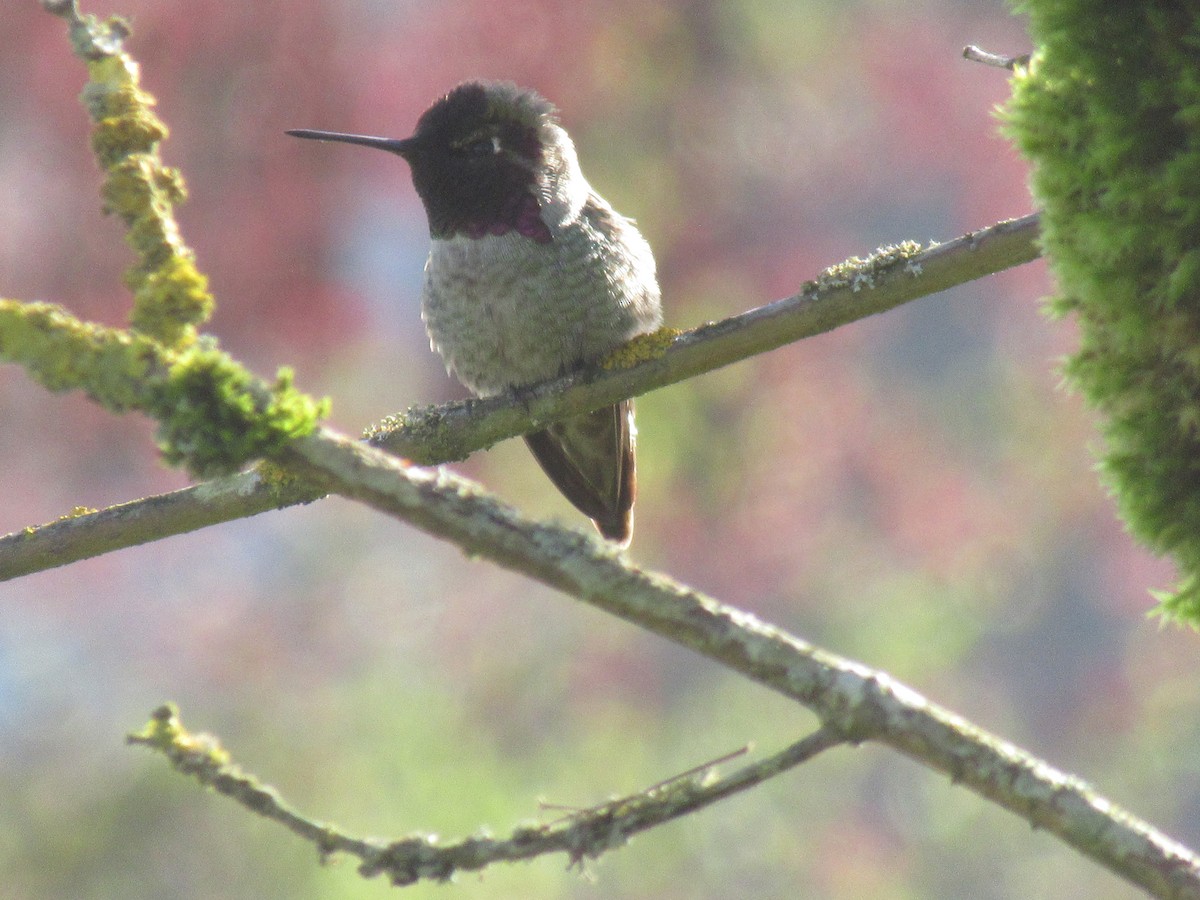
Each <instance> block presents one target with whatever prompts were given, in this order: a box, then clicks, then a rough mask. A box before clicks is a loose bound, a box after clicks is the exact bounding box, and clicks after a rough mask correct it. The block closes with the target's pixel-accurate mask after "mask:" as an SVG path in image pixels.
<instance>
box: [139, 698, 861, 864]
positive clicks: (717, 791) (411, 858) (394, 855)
mask: <svg viewBox="0 0 1200 900" xmlns="http://www.w3.org/2000/svg"><path fill="white" fill-rule="evenodd" d="M128 741H129V743H131V744H140V745H143V746H147V747H150V748H152V749H154V750H157V751H159V752H160V753H162V754H164V755H165V756H166V757H167V759H168V760H170V762H171V765H172V766H174V767H175V769H177V770H178V771H179V772H182V773H183V774H185V775H191V776H193V777H194V778H195V779H196V780H197V781H199V782H200V783H201V784H203V785H204V786H205V787H209V788H212V789H213V790H215V791H217V792H218V793H220V794H224V795H225V796H227V797H230V798H232V799H233V800H236V801H237V802H238V803H241V804H242V805H243V806H245V807H246V808H247V809H249V810H250V811H251V812H253V813H255V814H256V815H260V816H263V817H264V818H267V819H271V820H273V821H276V822H279V823H280V824H282V825H284V826H285V827H286V828H288V829H289V830H290V831H292V832H293V833H295V834H297V835H299V836H300V837H302V838H304V839H305V840H307V841H310V842H312V843H313V844H314V845H315V846H316V848H317V852H318V853H319V854H320V856H321V858H322V860H324V859H325V858H327V857H328V856H330V855H331V854H334V853H346V854H349V855H351V856H355V857H357V858H358V859H359V860H361V864H360V865H359V872H360V873H361V874H362V875H363V876H364V877H367V878H373V877H376V876H378V875H386V876H387V877H388V879H389V880H390V881H391V882H392V884H395V885H408V884H414V883H416V882H418V881H422V880H433V881H447V880H449V879H450V878H452V877H454V876H455V875H456V874H458V873H460V872H471V871H476V870H479V869H483V868H485V867H486V866H489V865H492V864H493V863H498V862H514V861H517V860H524V859H532V858H534V857H535V856H543V855H545V854H548V853H566V854H567V855H568V857H569V858H570V861H571V863H572V864H579V863H582V861H583V860H585V859H595V858H597V857H599V856H600V855H601V854H603V853H604V852H606V851H608V850H612V849H615V848H617V847H621V846H623V845H624V844H626V843H628V841H629V838H630V837H632V836H633V835H635V834H637V833H639V832H642V831H646V830H648V829H650V828H654V827H656V826H658V825H661V824H663V823H665V822H670V821H672V820H674V819H677V818H679V817H680V816H683V815H687V814H688V813H691V812H695V811H696V810H698V809H703V808H704V807H705V806H709V805H711V804H713V803H715V802H717V801H718V800H721V799H724V798H725V797H728V796H730V795H732V794H735V793H737V792H739V791H743V790H746V789H747V788H750V787H753V786H754V785H756V784H761V783H762V782H763V781H765V780H767V779H768V778H773V777H774V776H776V775H779V774H781V773H783V772H786V771H787V770H789V769H791V768H794V767H795V766H797V765H799V764H801V763H803V762H806V761H808V760H809V759H812V757H814V756H816V755H817V754H818V753H820V752H822V751H823V750H827V749H829V748H830V747H833V746H836V745H837V744H839V743H842V742H843V739H842V738H841V737H839V736H838V735H837V734H835V733H834V732H832V731H830V730H828V729H819V730H818V731H816V732H814V733H813V734H812V735H810V736H808V737H806V738H804V739H803V740H801V741H798V742H797V743H795V744H792V745H791V746H790V747H787V748H786V749H784V750H783V751H782V752H780V753H777V754H775V755H774V756H771V757H769V758H767V759H764V760H761V761H759V762H757V763H753V764H751V765H748V766H745V767H743V768H742V769H740V770H738V771H737V772H734V773H733V774H731V775H728V776H726V777H723V778H716V777H715V772H714V770H715V767H716V763H713V764H708V765H705V766H701V767H699V768H698V769H696V770H693V771H692V772H689V773H686V774H685V775H682V776H679V777H676V778H672V779H669V780H668V781H666V782H663V783H662V784H657V785H654V786H653V787H650V788H647V789H646V790H644V791H641V792H639V793H637V794H633V795H630V796H628V797H622V798H620V799H618V800H612V801H609V802H607V803H603V804H601V805H599V806H596V807H593V808H590V809H585V810H580V811H578V812H576V813H573V814H571V815H569V816H565V817H563V818H561V819H559V820H558V821H556V822H553V823H550V824H547V825H533V826H530V825H525V826H521V827H519V828H517V829H516V830H515V831H513V833H512V834H510V835H509V836H508V837H506V838H492V837H470V838H465V839H463V840H460V841H455V842H452V843H442V842H440V841H439V840H438V838H436V837H435V836H432V835H419V836H409V837H406V838H403V839H400V840H396V841H391V842H384V841H379V840H372V839H367V838H360V837H355V836H353V835H350V834H348V833H346V832H344V831H343V830H342V829H340V828H339V827H337V826H336V825H331V824H327V823H323V822H316V821H313V820H311V819H308V818H305V817H304V816H302V815H301V814H299V813H298V812H296V811H295V810H293V809H292V808H291V807H290V806H289V805H288V804H287V803H285V802H284V801H283V800H282V799H281V798H280V796H279V794H278V792H277V791H275V790H274V789H273V788H270V787H267V786H264V785H263V784H262V783H261V782H260V781H259V780H258V779H257V778H256V777H255V776H253V775H250V774H249V773H247V772H245V771H244V770H243V769H242V768H241V767H240V766H238V765H236V764H235V763H234V762H233V760H232V759H231V758H230V756H229V754H228V752H227V751H225V750H224V748H222V747H221V745H220V743H219V742H218V741H217V740H216V738H214V737H212V736H210V735H207V734H192V733H190V732H188V731H187V730H186V729H185V728H184V727H183V724H182V723H181V722H180V720H179V711H178V710H177V709H176V708H175V707H174V706H171V705H167V706H163V707H160V708H159V709H157V710H155V712H154V714H153V715H152V717H151V719H150V722H149V723H148V724H147V725H146V727H145V728H143V729H142V730H141V731H139V732H136V733H134V734H131V735H129V737H128Z"/></svg>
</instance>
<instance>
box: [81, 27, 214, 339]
mask: <svg viewBox="0 0 1200 900" xmlns="http://www.w3.org/2000/svg"><path fill="white" fill-rule="evenodd" d="M122 27H123V26H122ZM124 33H125V32H124V31H123V30H122V31H121V32H119V33H117V34H115V35H113V34H112V33H111V32H110V36H114V37H116V38H117V39H118V40H119V38H120V37H121V36H123V34H124ZM118 46H119V45H118ZM88 74H89V75H90V77H91V81H90V82H89V83H88V85H87V87H86V88H85V89H84V91H83V102H84V104H85V105H86V106H87V108H88V111H89V112H90V113H91V115H92V118H93V120H94V121H95V123H96V127H95V130H94V131H93V133H92V149H93V150H94V152H95V154H96V158H97V160H98V161H99V163H100V165H101V166H102V167H103V168H104V170H105V176H106V177H105V182H104V187H103V188H102V191H101V195H102V196H103V198H104V209H105V211H106V212H111V213H115V214H116V215H119V216H120V217H121V218H122V219H123V220H124V221H125V223H126V225H127V226H128V228H129V231H128V234H127V236H126V240H127V241H128V243H129V245H130V246H131V247H132V248H133V249H134V252H136V253H137V256H138V261H137V262H136V263H135V264H134V265H133V266H132V267H131V268H130V269H129V271H128V272H127V273H126V276H125V281H126V283H127V284H128V285H129V287H130V289H131V290H133V292H134V308H133V312H132V314H131V316H130V325H131V326H132V328H133V329H134V330H136V331H138V332H139V333H141V334H144V335H147V336H148V337H151V338H154V339H155V340H157V341H159V342H160V343H162V344H163V345H165V346H167V347H172V348H176V349H184V348H186V347H187V346H189V345H190V344H191V343H192V342H193V341H194V340H195V338H196V326H197V325H200V324H201V323H203V322H204V321H206V320H207V319H208V317H209V316H211V315H212V310H213V306H214V303H213V298H212V296H211V295H210V294H209V293H208V284H207V280H206V279H205V278H204V276H203V275H201V274H200V273H199V272H198V271H197V270H196V267H195V263H194V262H193V259H192V252H191V251H190V250H189V249H188V247H187V246H186V245H185V244H184V243H183V240H182V238H181V237H180V233H179V227H178V225H177V224H176V222H175V217H174V211H173V207H174V204H176V203H178V202H180V201H182V200H183V199H184V198H185V197H186V196H187V190H186V188H185V186H184V183H183V178H182V177H181V176H180V174H179V171H178V170H176V169H173V168H170V167H167V166H164V165H163V163H162V160H161V159H160V158H159V155H158V144H159V142H160V141H162V140H163V139H164V138H166V136H167V133H168V132H167V127H166V125H164V124H163V122H162V120H161V119H159V118H158V116H156V115H155V114H154V113H153V111H152V110H151V107H152V106H153V105H154V97H153V96H151V95H150V94H149V93H147V92H146V91H144V90H142V89H141V88H140V87H139V86H138V66H137V63H135V62H134V61H133V60H132V59H131V58H130V57H129V56H128V54H126V53H124V52H122V51H120V50H119V49H117V50H114V51H113V52H111V53H110V54H109V55H105V56H102V57H100V58H93V59H90V60H89V62H88Z"/></svg>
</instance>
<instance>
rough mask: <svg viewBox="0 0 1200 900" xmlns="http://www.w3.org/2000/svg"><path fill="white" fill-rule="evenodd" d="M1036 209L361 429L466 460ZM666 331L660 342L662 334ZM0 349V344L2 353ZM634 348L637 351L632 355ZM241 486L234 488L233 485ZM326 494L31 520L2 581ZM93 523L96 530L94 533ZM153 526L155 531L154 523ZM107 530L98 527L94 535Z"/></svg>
mask: <svg viewBox="0 0 1200 900" xmlns="http://www.w3.org/2000/svg"><path fill="white" fill-rule="evenodd" d="M1037 227H1038V223H1037V217H1036V216H1025V217H1024V218H1021V219H1015V220H1012V221H1009V222H1001V223H999V224H997V225H993V226H991V227H989V228H984V229H982V230H980V231H976V232H972V233H971V234H967V235H963V236H962V237H959V238H957V239H956V240H953V241H950V242H948V243H945V244H937V245H934V246H932V247H928V248H926V249H923V250H920V251H916V252H914V253H910V255H909V256H908V257H907V258H906V259H905V260H904V261H903V262H902V263H900V264H896V263H894V262H893V263H892V265H890V266H880V265H878V264H872V263H870V262H869V261H868V262H867V263H865V264H864V263H863V262H862V261H855V260H849V261H847V262H846V263H843V264H841V265H839V266H834V267H831V268H830V269H829V270H827V274H826V275H824V276H822V277H821V278H819V279H818V280H817V281H815V282H813V283H811V284H810V285H808V286H806V287H805V288H804V289H803V290H802V291H801V292H799V293H797V294H796V295H795V296H792V297H788V298H786V299H784V300H779V301H776V302H775V303H771V304H768V305H766V306H762V307H758V308H757V309H752V310H749V311H747V312H744V313H741V314H739V315H736V316H732V317H730V318H728V319H724V320H722V321H720V322H714V323H709V324H707V325H703V326H701V327H699V328H696V329H693V330H690V331H684V332H678V333H674V334H671V333H659V334H658V335H652V336H650V337H651V340H650V341H648V342H646V345H643V348H642V349H643V351H646V350H647V349H648V350H649V351H650V352H643V353H641V354H628V355H627V356H626V357H625V358H623V359H622V360H621V361H622V362H624V363H626V364H627V367H616V366H614V367H611V368H607V369H606V368H603V367H598V368H596V369H593V370H589V371H587V372H581V373H576V374H573V375H568V376H564V377H562V378H558V379H555V380H553V381H549V382H545V383H543V384H540V385H535V386H533V387H532V388H530V389H528V390H527V391H524V392H523V393H522V395H521V397H520V398H515V399H514V398H513V397H511V396H500V397H490V398H487V399H483V400H479V399H475V400H465V401H460V402H456V403H447V404H443V405H441V406H433V407H423V408H419V409H410V410H409V411H408V412H406V413H403V414H400V415H397V416H393V417H390V418H389V419H387V420H384V421H383V422H381V423H379V424H378V425H375V426H372V427H371V428H370V429H368V432H367V433H368V437H369V439H370V440H371V441H372V442H373V443H376V444H378V445H380V446H383V447H386V448H387V449H388V450H390V451H391V452H393V453H397V454H399V455H401V456H404V457H407V458H408V459H411V460H414V461H416V462H419V463H423V464H430V463H442V462H449V461H452V460H456V459H462V458H464V457H466V456H468V455H469V454H470V453H471V452H473V451H475V450H479V449H482V448H484V447H488V446H491V445H492V444H494V443H496V442H497V441H500V440H504V439H506V438H510V437H514V436H516V435H519V434H523V433H525V432H528V431H533V430H535V429H537V428H541V427H544V425H545V423H546V422H549V421H554V420H557V419H561V418H566V417H568V416H571V415H573V414H575V413H577V412H583V411H586V410H589V409H598V408H600V407H601V406H605V405H607V404H610V403H613V402H614V401H616V400H620V399H622V398H624V397H627V396H633V395H637V394H643V393H646V392H647V391H649V390H652V389H654V388H656V387H661V386H664V385H667V384H672V383H675V382H678V381H682V380H684V379H686V378H690V377H692V376H694V375H697V374H701V373H703V372H705V371H708V370H709V369H711V368H715V367H717V366H722V365H727V364H729V363H732V362H736V361H738V360H740V359H746V358H748V357H750V356H753V355H755V354H758V353H762V352H766V351H767V350H770V349H772V348H775V347H779V346H781V345H783V344H784V343H787V342H788V341H795V340H799V339H801V338H804V337H808V336H811V335H814V334H820V333H822V332H824V331H828V330H830V329H831V328H834V327H837V326H838V325H842V324H845V323H847V322H852V321H854V320H856V319H858V318H863V317H866V316H868V315H872V314H874V313H877V312H881V311H883V310H885V309H890V308H892V307H894V306H898V305H900V304H901V303H905V302H908V301H910V300H913V299H917V298H919V297H923V296H926V295H927V294H930V293H934V292H936V291H939V290H945V289H946V288H948V287H953V286H955V285H958V284H962V283H964V282H966V281H969V280H971V279H973V278H979V277H982V276H983V275H987V274H990V273H993V272H998V271H1001V270H1003V269H1005V268H1008V267H1010V266H1014V265H1019V264H1021V263H1024V262H1027V261H1028V260H1030V259H1032V258H1034V257H1035V256H1036V255H1037V246H1036V239H1037ZM663 337H666V339H667V340H666V341H665V342H662V338H663ZM2 352H3V351H2V349H0V354H2ZM629 357H633V358H634V359H636V361H634V362H632V364H628V359H629ZM231 484H236V488H235V489H232V490H229V489H227V486H228V485H231ZM321 493H322V492H321V491H319V490H316V489H305V488H303V487H302V486H298V485H290V486H288V487H287V488H286V489H285V490H280V487H279V484H278V480H277V479H274V478H268V479H266V480H263V481H260V480H258V479H257V478H256V477H255V476H240V480H238V481H236V482H226V481H225V480H219V481H216V482H213V483H212V486H211V489H205V487H204V485H199V486H197V487H195V488H187V489H185V490H182V491H175V492H173V493H170V494H163V495H159V496H155V497H148V498H146V499H144V500H134V501H131V502H129V503H125V504H121V505H120V506H116V507H111V508H109V509H106V510H101V511H100V512H98V513H95V514H93V515H91V516H82V517H77V518H73V519H71V520H70V521H56V522H51V523H48V524H46V525H41V526H37V527H30V528H27V529H24V530H22V531H18V532H15V533H13V534H9V535H7V536H5V537H2V538H0V581H3V580H5V579H9V578H16V577H18V576H21V575H27V574H29V573H30V572H36V571H41V570H43V569H48V568H52V567H54V566H59V565H65V564H67V563H71V562H76V561H78V560H80V559H85V558H88V557H91V556H95V555H98V554H100V553H106V552H110V551H112V550H118V549H121V548H122V547H131V546H135V545H137V544H141V543H144V542H146V541H150V540H154V539H155V538H156V537H169V536H171V535H174V534H181V533H183V532H186V531H191V530H194V529H197V528H203V527H205V526H208V525H215V524H219V523H220V522H225V521H229V520H231V519H236V518H242V517H245V516H251V515H255V514H257V513H261V512H265V511H267V510H269V509H276V508H278V507H280V506H286V505H289V504H290V503H301V502H308V501H310V500H314V499H316V498H317V497H318V496H320V494H321ZM93 529H96V530H95V531H93ZM156 529H161V531H158V530H156ZM100 532H102V534H100Z"/></svg>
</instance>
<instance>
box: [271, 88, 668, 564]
mask: <svg viewBox="0 0 1200 900" xmlns="http://www.w3.org/2000/svg"><path fill="white" fill-rule="evenodd" d="M288 134H290V135H294V136H295V137H302V138H314V139H316V140H322V141H342V142H344V143H349V144H359V145H362V146H364V147H376V148H378V149H380V150H386V151H388V152H389V153H395V154H396V155H397V156H400V157H402V158H403V159H405V160H406V161H407V162H408V164H409V166H410V167H411V169H412V179H413V185H414V186H415V187H416V190H417V194H418V196H420V198H421V202H422V203H423V204H424V206H425V213H426V215H427V216H428V219H429V234H430V239H431V240H430V244H431V246H430V250H429V259H428V261H427V262H426V263H425V278H424V284H423V286H422V289H421V317H422V319H423V320H424V321H425V327H426V329H427V331H428V332H429V338H430V342H431V344H432V345H433V348H434V350H436V351H437V352H438V353H439V354H440V355H441V357H442V359H443V360H444V361H445V363H446V368H447V369H448V370H449V371H450V372H452V373H453V374H454V375H455V376H456V377H457V378H458V379H459V381H461V382H462V383H463V384H464V385H466V386H467V387H468V388H469V389H470V390H471V391H473V392H474V393H476V394H478V395H480V396H488V395H490V394H497V393H500V392H503V391H507V390H509V389H511V388H519V387H522V386H526V385H529V384H532V383H534V382H537V381H541V380H544V379H547V378H551V377H554V376H557V375H561V374H563V373H564V372H567V371H569V370H571V369H573V368H576V367H578V366H580V365H583V364H586V363H591V362H595V361H596V360H598V359H601V358H602V357H604V356H605V355H606V354H608V353H609V352H610V351H612V350H614V349H615V348H617V347H619V346H620V345H621V344H623V343H625V342H626V341H628V340H629V339H630V338H632V337H634V336H636V335H639V334H644V333H646V332H650V331H654V330H655V329H656V328H658V326H659V324H660V323H661V320H662V312H661V308H660V302H659V290H658V281H657V278H656V275H655V267H654V256H653V254H652V253H651V252H650V246H649V245H648V244H647V243H646V240H645V239H644V238H643V237H642V235H641V234H640V233H639V232H638V230H637V228H636V227H634V224H633V222H632V221H631V220H629V219H626V218H625V217H623V216H621V215H619V214H618V213H616V212H615V211H614V210H613V208H612V207H611V206H609V205H608V203H607V202H606V201H605V200H604V198H602V197H601V196H600V195H599V194H597V193H596V192H595V191H594V190H592V188H591V186H590V185H589V184H588V183H587V180H586V179H585V178H584V177H583V173H582V172H581V171H580V169H579V161H578V159H577V158H576V155H575V145H574V144H573V143H572V142H571V138H570V137H569V136H568V135H567V133H566V131H564V130H563V128H562V127H561V126H560V125H559V124H558V121H557V120H556V118H555V109H554V107H553V106H552V105H551V104H550V103H549V102H548V101H546V100H545V99H543V98H542V97H541V96H539V95H538V94H537V93H535V92H533V91H528V90H521V89H519V88H517V87H516V86H515V85H513V84H509V83H494V82H478V81H472V82H466V83H464V84H460V85H458V86H457V87H455V88H454V89H452V90H451V91H450V92H449V93H447V94H446V95H445V96H443V97H442V98H441V99H439V100H438V101H437V102H435V103H434V104H433V105H432V106H431V107H429V109H427V110H426V111H425V112H424V113H423V114H422V115H421V117H420V119H418V121H417V128H416V133H415V134H413V136H412V137H408V138H403V139H398V140H397V139H390V138H379V137H366V136H363V135H354V134H341V133H337V132H328V131H311V130H296V131H289V132H288ZM635 435H636V430H635V428H634V421H633V402H632V401H631V400H625V401H623V402H621V403H618V404H617V405H615V406H610V407H607V408H606V409H600V410H597V411H595V412H592V413H588V414H586V415H581V416H577V417H575V418H572V419H568V420H566V421H564V422H559V423H556V424H553V425H550V426H549V427H547V428H546V429H544V430H542V431H538V432H534V433H533V434H530V435H527V436H526V438H525V441H526V443H527V444H528V445H529V449H530V450H532V451H533V455H534V456H535V457H536V458H537V461H538V462H539V463H540V464H541V466H542V468H543V469H544V470H545V472H546V474H547V475H548V476H549V477H550V480H551V481H553V482H554V484H555V485H556V486H557V487H558V489H559V490H560V491H562V492H563V494H565V495H566V497H567V499H568V500H570V501H571V502H572V503H573V504H575V506H576V507H578V508H579V510H580V511H581V512H583V513H584V515H586V516H588V517H589V518H590V519H592V520H593V522H594V523H595V525H596V527H597V528H598V529H599V531H600V533H601V534H602V535H604V537H606V538H608V539H609V540H612V541H615V542H617V543H619V544H621V545H622V546H626V545H628V543H629V540H630V538H631V537H632V534H633V501H634V495H635V493H636V490H637V478H636V471H635V466H634V439H635Z"/></svg>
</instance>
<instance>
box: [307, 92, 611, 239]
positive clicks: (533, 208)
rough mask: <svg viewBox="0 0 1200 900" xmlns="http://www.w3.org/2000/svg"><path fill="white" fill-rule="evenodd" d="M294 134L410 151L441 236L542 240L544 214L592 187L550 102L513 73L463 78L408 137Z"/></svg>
mask: <svg viewBox="0 0 1200 900" xmlns="http://www.w3.org/2000/svg"><path fill="white" fill-rule="evenodd" d="M288 134H292V135H295V136H296V137H305V138H315V139H317V140H328V141H342V142H345V143H351V144H360V145H363V146H367V147H376V148H378V149H381V150H387V151H389V152H391V153H395V154H397V155H399V156H402V157H404V159H406V160H407V161H408V163H409V165H410V166H411V167H412V177H413V185H414V186H415V187H416V189H417V194H418V195H419V196H420V197H421V201H422V202H423V203H424V205H425V212H426V214H427V215H428V217H429V230H430V233H431V234H432V235H433V236H434V237H435V238H448V237H451V236H453V235H455V234H464V235H467V236H468V237H483V236H485V235H488V234H504V233H506V232H508V231H516V232H518V233H520V234H523V235H525V236H526V237H529V238H532V239H533V240H537V241H542V242H546V241H549V240H550V236H551V235H550V229H549V226H548V224H547V222H548V221H552V220H553V219H554V218H555V217H556V216H559V217H561V212H562V211H561V210H559V209H558V207H563V206H567V207H570V206H576V207H577V206H578V205H582V202H583V197H585V196H586V193H587V190H588V188H587V183H586V182H585V181H584V180H583V177H582V175H580V174H579V164H578V162H577V161H576V159H575V149H574V147H573V146H572V144H571V140H570V138H569V137H567V134H566V132H565V131H563V130H562V128H560V127H559V125H558V123H557V121H556V120H555V117H554V107H553V106H552V105H551V104H550V103H549V101H547V100H545V99H543V98H542V97H541V96H539V95H538V94H537V93H535V92H533V91H527V90H521V89H519V88H518V87H516V85H513V84H511V83H507V82H479V81H469V82H465V83H464V84H460V85H458V86H457V87H455V88H454V89H452V90H451V91H450V92H449V93H447V94H446V95H445V96H443V97H441V98H440V99H439V100H438V101H437V102H435V103H434V104H433V105H432V106H430V107H429V109H427V110H426V111H425V112H424V113H423V114H422V115H421V118H420V119H418V120H417V129H416V132H415V133H414V134H413V136H412V137H409V138H404V139H402V140H392V139H388V138H372V137H365V136H362V135H348V134H338V133H333V132H324V131H289V132H288ZM580 194H582V196H576V195H580ZM576 201H577V202H576Z"/></svg>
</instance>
